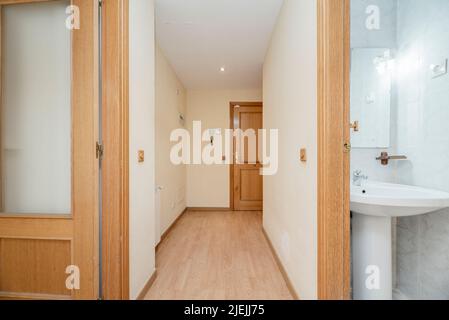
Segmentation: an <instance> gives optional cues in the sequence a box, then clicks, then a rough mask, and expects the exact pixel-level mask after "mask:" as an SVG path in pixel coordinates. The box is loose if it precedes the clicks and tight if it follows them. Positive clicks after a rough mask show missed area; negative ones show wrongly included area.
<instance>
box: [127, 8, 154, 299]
mask: <svg viewBox="0 0 449 320" xmlns="http://www.w3.org/2000/svg"><path fill="white" fill-rule="evenodd" d="M129 27H130V30H129V37H130V45H129V58H130V72H129V78H130V79H129V95H130V97H129V112H130V115H129V116H130V119H129V125H130V141H129V144H130V145H129V151H130V159H129V170H130V172H129V174H130V177H129V184H130V186H129V187H130V190H129V216H130V217H129V220H130V221H129V222H130V226H129V246H130V248H129V249H130V250H129V251H130V252H129V264H130V297H131V299H136V298H137V296H138V295H139V293H140V292H141V291H142V289H143V288H144V286H145V284H146V283H147V281H148V280H149V279H150V277H151V275H152V274H153V272H154V270H155V250H154V237H155V232H154V230H155V225H154V220H155V201H154V189H155V178H154V163H155V159H154V151H155V148H154V121H155V119H154V73H155V72H154V2H153V0H133V1H130V3H129ZM140 149H142V150H145V162H144V163H138V161H137V152H138V150H140Z"/></svg>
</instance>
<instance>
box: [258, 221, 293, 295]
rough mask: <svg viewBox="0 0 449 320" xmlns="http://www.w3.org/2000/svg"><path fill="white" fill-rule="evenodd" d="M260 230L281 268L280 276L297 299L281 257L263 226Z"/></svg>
mask: <svg viewBox="0 0 449 320" xmlns="http://www.w3.org/2000/svg"><path fill="white" fill-rule="evenodd" d="M262 231H263V234H264V236H265V239H267V242H268V245H269V246H270V249H271V252H272V253H273V256H274V259H275V260H276V263H277V265H278V267H279V269H280V270H281V273H282V277H283V278H284V280H285V283H286V284H287V288H288V290H289V291H290V293H291V295H292V296H293V299H294V300H299V295H298V293H297V292H296V290H295V288H294V287H293V284H292V282H291V280H290V278H289V276H288V274H287V271H286V270H285V268H284V265H283V264H282V262H281V259H279V256H278V254H277V252H276V250H275V249H274V246H273V243H272V242H271V240H270V237H268V234H267V232H266V231H265V228H262Z"/></svg>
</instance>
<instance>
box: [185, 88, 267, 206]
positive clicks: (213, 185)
mask: <svg viewBox="0 0 449 320" xmlns="http://www.w3.org/2000/svg"><path fill="white" fill-rule="evenodd" d="M233 101H236V102H261V101H262V90H260V89H253V90H189V91H188V92H187V123H186V127H187V129H188V130H189V131H190V132H191V134H192V127H193V125H192V123H193V121H201V122H202V130H203V132H204V131H205V130H207V129H222V130H224V129H229V128H230V126H231V122H230V102H233ZM222 132H224V131H222ZM229 168H230V167H229V166H228V165H212V166H207V165H189V166H188V167H187V206H188V207H210V208H229V205H230V203H229V183H230V178H229V174H230V173H229V170H230V169H229Z"/></svg>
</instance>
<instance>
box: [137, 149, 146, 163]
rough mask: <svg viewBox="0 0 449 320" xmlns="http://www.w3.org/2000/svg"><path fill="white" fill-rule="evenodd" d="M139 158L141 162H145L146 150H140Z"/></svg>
mask: <svg viewBox="0 0 449 320" xmlns="http://www.w3.org/2000/svg"><path fill="white" fill-rule="evenodd" d="M137 159H138V161H139V163H142V162H145V151H144V150H139V152H138V155H137Z"/></svg>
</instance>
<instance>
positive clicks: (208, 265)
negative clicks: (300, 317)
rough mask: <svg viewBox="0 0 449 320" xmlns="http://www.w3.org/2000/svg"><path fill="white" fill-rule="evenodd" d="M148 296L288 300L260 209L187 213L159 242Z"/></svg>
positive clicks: (192, 298)
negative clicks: (154, 276)
mask: <svg viewBox="0 0 449 320" xmlns="http://www.w3.org/2000/svg"><path fill="white" fill-rule="evenodd" d="M156 267H157V272H158V276H157V278H156V280H155V282H154V284H153V286H152V287H151V288H150V290H149V292H148V294H147V295H146V298H145V299H147V300H158V299H161V300H202V299H207V300H255V299H260V300H291V299H292V296H291V294H290V292H289V290H288V288H287V285H286V283H285V281H284V278H283V277H282V274H281V271H280V270H279V268H278V266H277V264H276V261H275V258H274V257H273V255H272V252H271V251H270V248H269V245H268V243H267V240H266V239H265V237H264V235H263V232H262V214H261V213H260V212H194V211H188V212H186V213H185V214H184V216H183V217H182V218H181V219H180V220H179V222H178V223H177V224H176V226H175V227H174V228H173V229H172V231H171V232H170V233H169V234H168V235H167V237H166V238H165V239H164V241H163V242H162V243H161V244H160V246H159V249H158V252H157V254H156Z"/></svg>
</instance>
